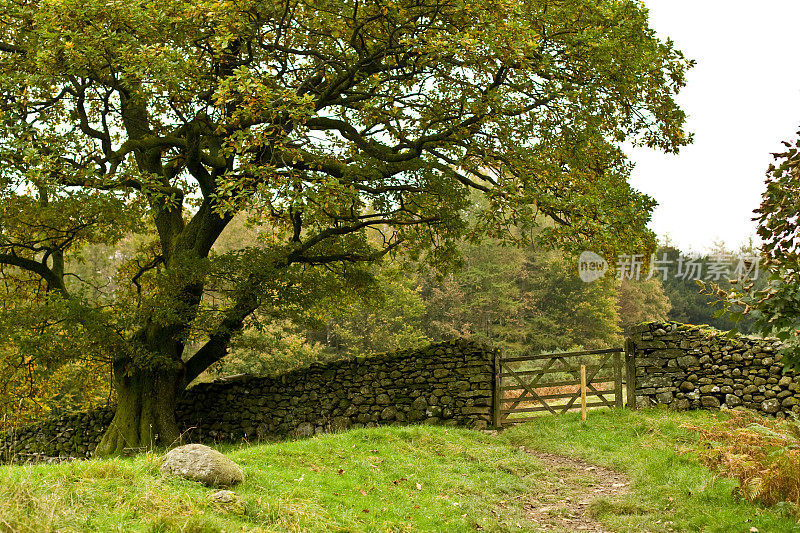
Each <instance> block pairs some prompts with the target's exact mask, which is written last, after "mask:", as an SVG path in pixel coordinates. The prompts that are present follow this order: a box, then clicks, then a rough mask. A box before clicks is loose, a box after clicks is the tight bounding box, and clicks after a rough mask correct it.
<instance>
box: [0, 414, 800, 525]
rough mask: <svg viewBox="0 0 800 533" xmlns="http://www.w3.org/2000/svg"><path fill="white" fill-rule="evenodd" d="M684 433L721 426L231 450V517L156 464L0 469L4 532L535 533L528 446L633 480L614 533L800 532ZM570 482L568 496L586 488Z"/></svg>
mask: <svg viewBox="0 0 800 533" xmlns="http://www.w3.org/2000/svg"><path fill="white" fill-rule="evenodd" d="M717 416H724V415H717ZM685 423H689V424H694V425H699V426H703V425H713V424H715V423H716V419H715V415H712V414H709V413H682V414H679V413H673V412H667V411H658V410H648V411H639V412H631V411H627V410H621V411H618V412H612V411H594V412H592V413H591V414H590V418H589V421H588V422H587V423H586V424H582V423H581V422H580V420H579V416H578V415H573V414H569V415H565V416H560V417H553V416H543V417H541V419H539V420H537V421H534V422H531V423H527V424H522V425H519V426H517V427H514V428H512V429H510V430H507V431H505V432H503V433H501V434H499V435H489V434H484V433H480V432H474V431H468V430H463V429H454V428H442V427H432V426H408V427H386V428H378V429H368V430H357V431H351V432H347V433H340V434H331V435H323V436H319V437H315V438H311V439H307V440H302V441H295V442H282V443H277V444H262V445H251V446H237V447H227V448H223V451H225V452H226V453H228V454H229V456H230V457H231V458H232V459H234V460H235V461H236V462H237V463H239V464H240V465H241V466H242V468H243V469H244V471H245V475H246V481H245V483H243V484H242V485H240V486H238V487H236V488H234V490H235V492H236V493H237V494H238V495H239V496H240V497H241V498H242V503H243V504H242V505H232V506H231V505H227V506H226V505H223V504H217V503H214V502H213V501H211V500H210V499H209V495H210V494H211V493H213V492H214V491H213V490H212V489H209V488H206V487H203V486H201V485H198V484H195V483H191V482H187V481H183V480H167V479H164V478H162V477H161V476H160V475H159V473H158V465H159V457H160V456H159V455H158V454H145V455H140V456H138V457H134V458H128V459H111V460H91V461H81V462H74V463H66V464H60V465H32V466H31V465H28V466H2V467H0V530H1V531H14V532H16V531H25V532H27V531H30V532H47V531H187V532H188V531H195V532H199V531H398V532H399V531H443V532H445V531H446V532H449V531H476V530H478V531H536V530H537V527H538V526H537V523H536V522H534V521H533V520H532V519H531V515H530V512H529V508H530V501H531V500H532V498H534V497H535V496H542V494H541V491H542V490H544V487H548V486H549V487H552V486H553V485H554V484H556V483H559V482H562V483H563V480H561V479H559V476H560V475H561V474H560V473H559V472H555V471H548V469H546V468H544V466H543V463H542V462H541V461H540V460H539V459H538V458H537V457H535V456H533V455H531V454H529V453H527V452H526V451H524V450H523V449H521V447H526V448H531V449H539V450H544V451H549V452H555V453H561V454H567V455H573V456H576V457H580V458H583V459H585V460H587V461H591V462H594V463H597V464H600V465H605V466H609V467H611V468H614V469H616V470H618V471H621V472H623V473H626V474H627V475H628V476H629V478H630V481H631V486H630V492H629V493H628V494H626V495H623V496H620V497H619V498H616V499H608V498H605V499H603V498H601V499H599V500H596V501H595V502H594V503H593V504H592V506H591V510H592V513H593V515H594V516H596V518H597V519H598V520H600V521H601V522H603V524H605V525H606V527H608V528H610V529H613V530H618V531H725V532H737V531H742V532H751V531H755V530H757V531H760V532H766V531H775V532H783V531H793V530H797V531H800V527H797V524H796V522H795V520H794V519H791V518H789V517H784V516H781V514H780V513H777V512H773V511H771V510H768V509H762V508H759V507H756V506H753V505H751V504H749V503H747V502H743V501H737V500H736V499H734V497H733V496H732V495H731V491H732V489H733V487H734V485H735V483H734V482H733V481H731V480H727V479H724V478H719V477H716V476H715V475H713V474H712V473H711V472H709V471H708V470H707V469H706V468H705V467H703V466H701V465H700V464H699V463H698V462H697V461H696V459H695V457H694V456H693V453H692V452H691V450H692V449H693V447H696V446H697V442H698V437H697V435H696V434H695V433H693V432H692V431H691V430H688V429H685V428H682V427H681V425H682V424H685ZM575 481H576V482H575V483H573V484H570V485H569V487H567V489H565V490H567V491H579V490H581V483H585V484H591V481H588V482H587V481H586V480H585V479H583V478H581V479H577V480H575ZM564 497H565V498H566V497H571V496H570V493H569V492H565V493H564ZM554 512H558V509H557V508H556V509H555V510H554Z"/></svg>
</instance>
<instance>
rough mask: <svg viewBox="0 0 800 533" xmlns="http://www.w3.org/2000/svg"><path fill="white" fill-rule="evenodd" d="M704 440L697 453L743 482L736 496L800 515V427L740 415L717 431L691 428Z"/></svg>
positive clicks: (691, 426)
mask: <svg viewBox="0 0 800 533" xmlns="http://www.w3.org/2000/svg"><path fill="white" fill-rule="evenodd" d="M685 427H687V428H688V429H692V430H694V431H696V432H698V433H699V434H700V435H702V436H703V441H702V442H701V445H700V447H699V449H697V450H694V451H696V452H697V454H698V455H699V458H700V460H701V461H702V462H703V463H705V464H706V465H707V466H709V467H710V468H712V469H714V470H716V471H718V472H720V473H722V474H724V475H726V476H730V477H733V478H735V479H737V480H738V481H739V487H738V490H737V491H736V492H738V494H739V495H740V496H741V497H743V498H745V499H747V500H749V501H752V502H760V503H763V504H765V505H770V506H772V505H776V504H779V503H781V502H788V503H790V504H792V506H793V512H794V513H795V514H797V515H798V516H800V512H799V511H800V425H798V421H796V420H780V419H770V418H766V417H763V416H760V415H757V414H755V413H750V412H745V411H741V412H738V411H735V412H734V413H733V416H732V417H731V418H730V419H728V420H726V421H724V422H721V423H720V424H718V425H714V426H711V427H700V426H693V425H686V426H685Z"/></svg>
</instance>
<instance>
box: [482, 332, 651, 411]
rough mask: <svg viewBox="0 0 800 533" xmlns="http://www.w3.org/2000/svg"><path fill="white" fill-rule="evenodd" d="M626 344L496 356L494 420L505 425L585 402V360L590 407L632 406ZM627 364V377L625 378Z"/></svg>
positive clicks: (630, 362) (631, 373)
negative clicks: (604, 347) (576, 350)
mask: <svg viewBox="0 0 800 533" xmlns="http://www.w3.org/2000/svg"><path fill="white" fill-rule="evenodd" d="M625 352H626V351H625V349H623V348H609V349H605V350H583V351H578V352H565V353H548V354H540V355H526V356H521V357H502V356H501V355H497V357H496V359H495V380H494V381H495V393H494V412H493V421H494V425H495V427H502V426H506V425H510V424H516V423H519V422H525V421H526V420H531V419H533V418H535V415H534V416H531V415H530V414H531V413H538V412H542V411H547V412H549V413H552V414H561V413H566V412H567V411H569V410H571V409H580V407H581V402H580V398H581V387H580V384H581V365H586V396H587V403H586V407H623V405H624V404H625V401H624V399H623V389H624V388H625V383H626V382H627V383H628V387H627V397H628V405H629V406H631V407H634V405H635V399H634V398H635V396H634V394H635V393H634V380H635V374H634V368H633V360H632V358H629V357H624V355H625ZM623 365H624V366H625V374H626V379H623Z"/></svg>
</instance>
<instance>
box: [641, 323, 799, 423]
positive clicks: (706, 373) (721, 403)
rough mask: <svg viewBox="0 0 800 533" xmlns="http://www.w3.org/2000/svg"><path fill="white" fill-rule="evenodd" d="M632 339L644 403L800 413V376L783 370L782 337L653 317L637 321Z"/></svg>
mask: <svg viewBox="0 0 800 533" xmlns="http://www.w3.org/2000/svg"><path fill="white" fill-rule="evenodd" d="M631 341H632V344H633V346H634V350H635V356H636V403H637V406H639V407H646V406H651V405H657V404H667V405H669V406H670V407H673V408H676V409H719V408H730V409H732V408H737V407H744V408H747V409H751V410H753V411H757V412H760V413H762V414H768V415H775V416H788V415H789V413H800V394H798V381H797V379H796V378H795V376H794V374H792V373H784V368H783V364H782V363H781V359H782V355H781V354H780V353H779V351H780V348H781V343H780V342H779V341H777V340H775V339H759V338H755V337H747V336H743V335H737V336H735V337H729V336H727V334H726V333H725V332H722V331H719V330H716V329H714V328H710V327H707V326H692V325H688V324H679V323H675V322H651V323H646V324H641V325H639V326H637V327H636V328H635V329H634V331H633V332H632V335H631Z"/></svg>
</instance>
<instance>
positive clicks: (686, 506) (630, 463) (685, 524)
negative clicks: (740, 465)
mask: <svg viewBox="0 0 800 533" xmlns="http://www.w3.org/2000/svg"><path fill="white" fill-rule="evenodd" d="M725 417H726V415H725V414H723V413H710V412H707V411H693V412H684V413H678V412H674V411H668V410H662V409H647V410H641V411H629V410H627V409H622V410H614V411H612V410H608V409H607V410H596V411H593V412H590V413H589V419H588V420H587V422H586V423H585V424H584V423H582V422H581V420H580V415H579V414H577V413H569V414H567V415H563V416H559V417H553V416H543V417H541V418H540V419H539V420H536V421H535V422H533V423H528V424H520V425H519V426H516V427H514V428H512V429H510V430H508V431H506V432H505V433H504V434H503V439H504V440H506V441H507V442H509V443H510V444H512V445H518V446H519V445H524V446H528V447H531V448H534V449H540V450H543V451H548V452H552V453H561V454H564V455H571V456H574V457H579V458H582V459H585V460H587V461H591V462H593V463H597V464H599V465H603V466H607V467H610V468H613V469H615V470H618V471H621V472H624V473H626V474H628V476H629V477H630V479H631V489H630V492H629V493H628V494H627V495H625V496H623V497H621V498H620V499H619V501H609V500H603V499H601V500H599V501H596V502H595V503H594V505H593V506H592V511H593V513H594V515H595V516H596V517H597V518H598V519H599V520H600V521H601V522H603V523H604V524H606V525H608V526H609V527H611V528H612V529H614V530H616V531H650V532H660V531H708V532H712V531H719V532H725V533H735V532H750V531H751V528H755V529H756V530H758V531H759V532H761V533H763V532H789V531H800V526H798V524H797V523H796V522H795V520H793V519H791V518H789V517H785V516H782V515H781V514H780V513H778V512H775V511H773V510H770V509H764V508H761V507H758V506H754V505H752V504H750V503H748V502H745V501H741V500H737V499H735V498H734V497H733V496H732V495H731V493H732V490H733V488H734V487H735V486H736V482H734V481H733V480H731V479H728V478H723V477H719V476H717V475H715V474H714V473H712V472H710V471H709V470H708V469H707V468H705V467H704V466H702V465H700V464H699V463H698V462H697V460H696V457H695V455H694V453H693V452H692V450H696V449H697V446H698V443H699V440H700V439H699V437H698V436H697V435H696V434H695V433H694V432H692V431H689V430H687V429H685V428H683V427H681V426H682V425H683V424H694V425H698V426H702V425H711V424H715V423H716V422H717V420H718V419H723V418H725ZM753 531H754V530H753Z"/></svg>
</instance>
